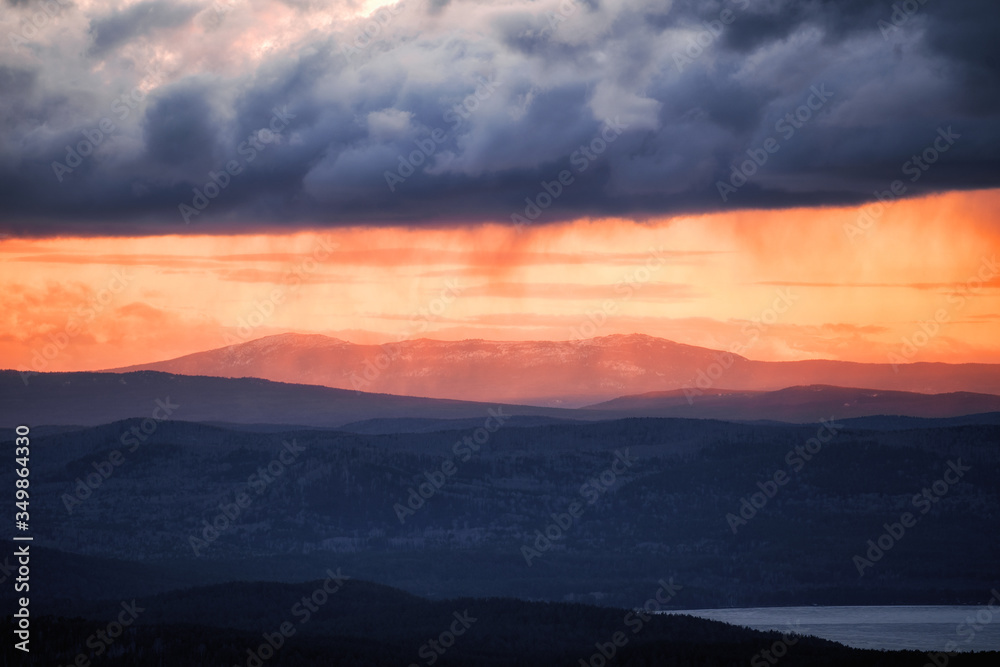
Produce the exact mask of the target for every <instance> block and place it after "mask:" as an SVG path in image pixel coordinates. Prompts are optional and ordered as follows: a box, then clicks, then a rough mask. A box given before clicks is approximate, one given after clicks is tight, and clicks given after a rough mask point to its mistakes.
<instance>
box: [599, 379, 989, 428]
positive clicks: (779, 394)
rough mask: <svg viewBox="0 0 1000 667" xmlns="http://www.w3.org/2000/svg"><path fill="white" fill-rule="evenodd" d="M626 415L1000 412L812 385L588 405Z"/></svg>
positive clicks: (962, 400)
mask: <svg viewBox="0 0 1000 667" xmlns="http://www.w3.org/2000/svg"><path fill="white" fill-rule="evenodd" d="M588 409H592V410H599V411H601V412H617V413H618V414H620V415H621V416H623V417H625V416H628V417H697V418H699V419H730V420H740V421H753V420H761V419H771V420H777V421H785V422H800V423H804V422H816V421H819V420H820V419H830V418H831V417H836V418H844V419H847V418H857V417H873V416H879V415H893V416H907V417H934V418H940V417H958V416H963V415H973V414H981V413H987V412H998V411H1000V396H994V395H992V394H973V393H970V392H952V393H949V394H915V393H913V392H905V391H881V390H871V389H851V388H845V387H829V386H825V385H814V386H810V387H788V388H787V389H780V390H778V391H769V392H752V391H726V390H709V391H706V392H704V393H702V394H701V395H693V394H691V393H690V392H686V391H660V392H650V393H646V394H639V395H637V396H622V397H620V398H616V399H613V400H610V401H605V402H603V403H597V404H595V405H591V406H588Z"/></svg>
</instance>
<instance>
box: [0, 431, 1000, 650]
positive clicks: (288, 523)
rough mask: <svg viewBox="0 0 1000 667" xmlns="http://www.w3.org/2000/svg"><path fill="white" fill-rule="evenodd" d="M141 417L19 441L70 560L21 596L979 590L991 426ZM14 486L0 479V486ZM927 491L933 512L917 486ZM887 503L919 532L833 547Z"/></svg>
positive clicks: (53, 563) (991, 526) (40, 523)
mask: <svg viewBox="0 0 1000 667" xmlns="http://www.w3.org/2000/svg"><path fill="white" fill-rule="evenodd" d="M142 421H143V420H141V419H134V420H128V421H125V422H117V423H114V424H105V425H101V426H97V427H92V428H86V429H80V430H78V431H75V432H64V433H53V434H50V435H46V436H35V437H32V441H31V442H32V445H31V447H32V452H31V454H32V455H31V488H32V489H33V492H32V496H31V500H32V504H31V509H32V510H33V513H32V517H39V518H40V520H36V521H35V522H33V525H32V536H33V538H34V541H33V543H32V544H33V545H35V546H39V547H41V546H45V547H48V548H50V549H53V550H57V551H58V552H60V553H61V554H74V555H75V554H81V555H84V556H86V557H87V558H76V557H75V556H71V557H65V556H64V557H62V558H59V557H58V556H59V554H54V556H53V557H49V558H41V557H40V558H39V560H38V563H37V565H39V566H40V571H42V572H45V573H48V574H47V576H46V579H45V581H46V582H47V586H45V587H42V588H41V590H39V591H34V590H33V592H32V597H33V598H35V597H36V596H38V597H40V598H49V599H52V598H64V597H75V598H76V599H81V600H87V599H94V598H95V596H100V599H107V598H109V597H118V596H121V597H120V598H118V599H122V598H123V597H124V596H126V595H129V594H131V595H139V594H140V592H142V591H145V592H142V594H143V595H152V594H159V593H163V592H165V591H166V590H178V589H182V588H187V587H191V586H204V585H206V584H214V583H223V582H226V581H258V582H260V581H283V582H286V583H289V582H296V581H297V582H301V581H306V580H311V579H314V578H316V577H317V576H320V575H321V574H322V573H323V572H325V571H326V569H327V568H333V569H334V570H336V569H337V568H343V571H344V573H345V574H348V575H350V576H352V577H355V578H358V579H364V580H368V581H375V582H379V583H381V584H384V585H388V586H392V587H395V588H399V589H401V590H404V591H407V592H409V593H411V594H414V595H418V596H422V597H429V598H434V599H437V600H446V599H448V598H453V597H466V596H472V597H478V598H486V597H494V596H513V597H518V598H521V599H526V600H546V601H550V602H560V601H562V602H568V601H571V602H588V603H593V604H600V605H608V606H621V607H626V608H628V607H631V606H634V605H636V604H641V602H642V601H643V600H645V599H646V598H647V597H648V596H649V595H650V594H651V591H650V590H649V587H650V584H652V583H653V582H656V581H657V580H658V579H660V578H667V577H675V580H676V581H677V582H679V583H682V584H683V586H684V591H683V593H684V595H683V598H682V599H681V598H679V599H678V601H677V604H679V605H680V604H683V605H684V607H685V608H689V609H690V608H698V607H703V608H718V607H731V606H742V607H756V606H781V605H793V606H795V605H803V604H833V605H852V604H964V603H979V604H982V602H983V600H984V599H985V598H984V597H983V592H984V591H989V590H990V588H991V587H994V586H995V585H996V573H997V568H996V555H997V553H1000V530H998V524H1000V487H998V485H997V483H996V480H997V479H998V478H1000V449H998V448H997V447H996V443H997V442H998V440H1000V426H955V427H937V426H930V427H927V428H918V429H913V430H905V431H867V430H862V429H854V428H842V429H837V428H836V427H835V426H834V427H831V428H830V429H827V428H826V427H823V428H818V427H817V426H816V425H815V424H809V425H799V424H736V423H728V422H719V421H712V420H695V419H623V420H618V421H605V422H595V423H585V424H562V425H560V424H546V425H539V426H532V427H522V428H506V427H505V428H502V429H499V430H498V431H497V432H495V433H493V434H491V435H490V436H489V438H488V440H487V441H485V442H483V443H482V445H481V446H480V447H479V448H478V449H476V450H472V449H471V448H464V449H463V448H461V447H459V448H456V447H455V445H456V443H460V442H462V441H463V439H464V438H466V437H468V436H470V435H471V433H470V431H467V430H460V431H452V432H439V433H408V434H404V435H399V434H386V435H368V434H356V433H343V432H333V431H329V430H307V429H290V430H288V431H286V432H272V431H268V432H263V433H255V432H252V431H250V430H240V431H232V430H227V429H222V428H219V427H215V426H207V425H203V424H191V423H186V422H181V421H170V422H164V423H162V424H160V425H159V426H158V428H156V429H155V430H154V431H152V432H151V433H149V434H148V435H147V436H145V440H143V441H142V442H141V443H139V446H138V447H136V448H135V449H134V450H133V449H131V448H129V447H125V446H122V437H123V436H125V437H127V436H129V435H131V434H132V433H135V432H136V429H141V428H142ZM834 431H836V432H834ZM5 432H6V433H7V434H8V435H6V436H5V437H6V438H7V439H6V440H2V439H0V446H2V447H6V448H7V449H8V450H9V451H13V447H14V442H13V438H14V434H13V432H12V431H5ZM817 437H818V438H822V440H821V441H819V442H814V443H812V444H810V439H813V438H817ZM286 443H289V444H286ZM290 444H294V447H290V446H289V445H290ZM116 452H117V453H116ZM287 454H292V456H290V457H289V456H287ZM112 462H117V463H112ZM15 478H16V474H15V472H14V466H6V467H4V468H0V485H2V486H3V487H5V488H14V481H15ZM937 480H946V481H942V482H940V483H936V481H937ZM948 480H950V481H948ZM946 482H947V484H946ZM942 484H946V486H945V488H944V489H942V488H941V485H942ZM931 488H933V489H935V491H934V495H933V497H934V498H937V500H938V502H932V501H931V500H930V499H928V498H926V497H924V496H922V495H921V494H922V493H923V491H922V490H923V489H931ZM241 496H243V497H244V500H242V501H240V500H238V499H239V498H240V497H241ZM574 504H576V505H577V510H572V509H570V508H571V507H573V506H574ZM904 511H906V512H912V513H913V514H914V515H915V516H917V517H918V522H919V524H918V525H916V526H912V527H911V528H912V530H911V529H910V528H907V529H906V531H905V542H904V543H903V545H901V546H900V547H899V548H896V549H893V550H892V553H891V555H890V557H887V558H885V559H884V560H881V561H880V562H877V563H874V565H873V566H872V567H871V568H870V569H868V567H867V566H865V567H864V568H863V569H862V570H861V571H860V572H859V569H858V567H859V564H858V562H857V560H856V559H855V556H857V555H859V554H862V555H863V554H865V553H866V552H867V551H868V549H869V548H870V547H869V545H868V540H875V541H877V540H879V537H880V535H882V534H883V532H884V531H885V530H887V529H886V528H885V525H886V523H887V522H888V523H889V524H890V525H891V524H892V523H893V522H896V521H899V517H900V515H901V513H902V512H904ZM568 512H573V514H568ZM894 530H895V529H894ZM904 546H905V548H904ZM33 548H34V547H33ZM11 553H12V552H11ZM42 555H43V554H42V553H39V556H42ZM74 558H75V560H74ZM874 558H875V560H879V559H878V558H877V557H874ZM94 559H105V562H98V561H95V560H94ZM0 561H3V558H2V557H0ZM68 561H69V562H68ZM61 563H65V564H64V565H61ZM13 564H15V559H14V558H13V556H11V559H10V562H8V563H6V564H5V565H6V566H7V567H10V566H11V565H13ZM84 571H86V572H87V575H88V576H87V577H84V578H83V579H85V581H78V582H75V583H68V584H63V583H62V581H61V578H63V577H78V576H79V575H80V573H81V572H84ZM108 579H113V584H107V583H104V582H106V581H107V580H108ZM102 588H103V589H104V590H103V592H101V589H102ZM51 601H52V602H53V603H54V604H56V603H58V600H51ZM157 608H159V605H157ZM242 609H243V607H242V605H235V606H234V608H233V612H232V613H231V614H229V615H228V616H229V617H230V618H232V617H235V616H236V615H238V614H239V613H240V610H242ZM284 609H287V607H284ZM58 610H59V612H60V613H63V614H64V615H65V614H66V612H67V611H68V610H66V609H64V608H63V607H61V606H60V607H58ZM281 610H282V606H281V605H278V604H277V601H276V604H275V606H274V610H273V611H274V612H280V611H281ZM32 613H33V614H34V613H35V611H34V609H33V611H32ZM157 613H158V612H155V611H153V610H152V605H151V610H150V616H149V618H151V619H152V618H153V617H155V615H156V614H157ZM394 618H395V617H394ZM399 618H410V616H408V615H406V614H400V615H399ZM168 620H170V619H168ZM174 620H176V619H174ZM189 620H191V621H192V622H201V621H199V620H198V619H197V617H196V615H195V614H192V615H191V617H190V619H189ZM92 631H93V630H90V631H89V632H92ZM46 664H51V663H46ZM64 664H65V663H64ZM196 664H197V663H196ZM219 664H229V665H231V664H233V663H232V662H229V663H219ZM403 664H408V663H403ZM508 664H509V663H508ZM744 664H745V662H744ZM918 664H919V663H918Z"/></svg>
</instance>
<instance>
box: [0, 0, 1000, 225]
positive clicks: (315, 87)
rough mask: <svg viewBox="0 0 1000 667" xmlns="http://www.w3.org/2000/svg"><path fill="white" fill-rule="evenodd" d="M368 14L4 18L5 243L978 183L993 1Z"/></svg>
mask: <svg viewBox="0 0 1000 667" xmlns="http://www.w3.org/2000/svg"><path fill="white" fill-rule="evenodd" d="M373 7H374V5H372V4H370V3H369V4H368V5H365V4H363V3H359V2H344V3H339V4H336V3H333V4H331V3H318V2H310V1H309V0H284V1H279V0H272V1H266V0H260V1H258V0H215V2H214V3H213V4H206V3H202V4H194V3H177V2H173V1H168V0H143V1H141V2H87V1H85V0H80V1H79V2H77V3H73V4H71V3H70V2H69V1H68V0H64V2H58V1H57V0H53V1H51V2H47V3H39V2H16V3H11V2H8V3H7V4H5V5H4V6H3V15H2V19H3V22H2V23H0V29H2V30H4V31H5V32H6V35H5V37H4V39H3V41H2V45H0V90H2V91H3V92H2V95H0V227H2V229H3V231H4V232H6V233H8V234H13V235H40V236H46V235H58V234H78V235H136V234H158V233H165V232H166V233H170V232H175V233H186V232H193V231H197V232H199V233H205V232H212V233H227V232H237V231H246V230H249V229H259V230H266V229H272V230H274V229H283V228H293V227H316V226H342V225H358V224H361V225H364V224H394V225H399V224H405V225H435V226H436V225H451V224H465V223H476V222H506V223H512V216H520V217H519V218H515V219H514V221H520V222H522V223H525V224H532V225H537V224H546V223H550V222H557V221H562V220H567V219H575V218H580V217H603V216H630V217H636V218H640V219H641V218H645V217H661V216H669V215H674V214H679V213H690V212H702V211H714V210H728V209H737V208H776V207H789V206H815V205H842V204H850V203H862V202H867V201H870V200H872V199H873V198H874V196H875V195H874V193H875V192H876V191H878V192H885V193H887V195H888V196H890V197H892V198H897V197H908V196H911V195H916V194H923V193H927V192H933V191H941V190H951V189H966V188H981V187H992V186H996V185H997V184H998V183H1000V160H998V158H1000V124H998V113H1000V61H998V57H997V49H996V46H995V37H994V35H993V30H994V28H993V26H996V25H997V24H998V23H1000V5H997V3H996V2H995V1H994V0H961V1H953V2H943V1H941V0H926V1H925V2H921V0H906V1H904V2H899V3H896V5H890V3H887V2H873V1H867V0H840V1H837V2H833V1H826V0H808V1H805V2H803V1H801V0H720V1H714V2H707V1H704V0H675V1H674V2H673V3H670V2H663V1H652V0H649V1H647V0H620V1H617V2H610V1H607V0H586V1H583V0H581V1H579V2H574V1H572V0H561V1H560V0H535V1H528V0H510V1H507V2H476V1H472V0H465V1H462V0H451V1H447V0H445V1H431V2H427V1H424V2H420V1H418V0H410V1H409V2H406V3H404V4H399V5H386V6H383V7H381V8H379V9H378V10H376V12H375V13H374V14H370V15H366V14H365V12H366V11H371V9H372V8H373ZM949 128H950V130H949ZM914 158H916V159H914ZM734 169H735V170H736V171H735V172H734ZM894 181H899V184H900V186H902V187H898V188H897V191H896V192H893V191H892V189H891V187H892V184H893V182H894Z"/></svg>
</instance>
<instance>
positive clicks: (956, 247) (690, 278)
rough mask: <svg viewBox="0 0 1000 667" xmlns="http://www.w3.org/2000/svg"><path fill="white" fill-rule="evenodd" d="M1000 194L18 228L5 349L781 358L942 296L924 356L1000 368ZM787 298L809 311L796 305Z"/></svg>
mask: <svg viewBox="0 0 1000 667" xmlns="http://www.w3.org/2000/svg"><path fill="white" fill-rule="evenodd" d="M996 210H1000V191H980V192H974V193H965V194H963V193H952V194H947V195H940V196H935V197H929V198H925V199H917V200H908V201H903V202H898V203H895V204H893V205H891V206H890V207H888V208H887V209H886V211H885V213H884V214H882V215H881V216H880V217H877V218H876V217H872V218H870V219H871V220H872V221H873V222H872V223H871V224H868V223H867V222H864V221H865V220H866V219H865V218H861V217H859V216H861V214H862V213H863V212H864V211H868V212H869V213H871V212H877V208H871V207H867V208H861V209H858V208H840V209H837V208H826V209H793V210H785V211H744V212H737V213H722V214H710V215H703V216H697V217H693V216H692V217H677V218H670V219H662V220H657V221H653V222H649V223H644V224H640V223H636V222H631V221H626V220H613V219H600V220H590V221H584V220H580V221H576V222H573V223H567V224H558V225H550V226H537V227H530V226H529V227H526V228H524V229H523V230H521V231H518V230H515V229H513V228H512V227H511V226H509V225H508V226H503V225H486V226H476V227H468V228H457V229H456V228H446V229H416V228H408V229H404V228H344V229H333V230H327V231H323V232H299V233H294V234H260V235H235V236H225V237H220V236H213V235H210V234H205V235H201V236H188V237H180V236H166V237H143V238H54V239H40V240H28V239H7V240H5V241H3V242H2V245H0V249H2V251H3V253H4V256H5V261H4V263H3V265H2V268H0V286H2V289H3V291H4V293H5V294H6V295H7V304H8V307H7V308H6V309H5V311H4V315H3V320H2V341H3V342H2V347H0V356H2V357H3V359H4V360H5V365H7V366H12V367H16V368H19V369H33V370H43V369H44V370H50V371H51V370H88V369H89V370H93V369H102V368H112V367H121V366H125V365H129V364H137V363H144V362H149V361H155V360H158V359H161V358H162V359H165V358H170V357H173V356H178V355H182V354H187V353H191V352H196V351H200V350H204V349H211V348H216V347H222V346H224V345H227V344H229V343H231V342H233V340H234V338H235V340H237V341H242V340H250V339H253V338H260V337H263V336H266V335H270V334H274V333H283V332H288V331H294V332H315V333H324V334H328V335H331V336H335V337H338V338H342V339H344V340H348V341H351V342H357V343H372V342H387V341H391V340H399V339H401V338H419V337H429V338H437V339H450V340H457V339H464V338H484V339H492V340H567V339H572V338H579V337H591V336H602V335H608V334H613V333H634V332H641V333H646V334H649V335H654V336H659V337H663V338H667V339H670V340H674V341H678V342H683V343H688V344H693V345H700V346H705V347H710V348H715V349H729V348H730V347H731V346H733V345H742V346H744V347H745V348H746V349H745V352H744V356H747V357H749V358H752V359H760V360H797V359H810V358H825V359H840V360H851V361H870V362H884V361H886V359H887V356H888V355H889V354H890V353H891V352H892V351H894V350H897V349H899V347H900V346H901V345H902V344H903V340H904V339H907V338H911V337H912V336H913V335H914V333H916V332H918V331H920V330H921V328H920V327H921V324H920V323H921V322H922V321H928V320H933V319H934V318H935V314H936V313H937V312H938V311H939V310H940V309H942V308H943V309H945V311H946V315H947V320H946V321H945V323H944V324H943V325H942V326H941V327H940V330H939V331H938V333H937V334H936V335H934V336H932V337H930V339H929V340H928V342H927V343H926V344H925V345H923V346H920V348H919V351H918V353H917V354H916V355H915V356H914V357H913V359H912V360H913V361H946V362H966V361H992V362H997V361H1000V341H998V338H997V336H996V331H997V326H998V319H1000V274H998V273H997V267H996V265H995V264H991V262H992V261H994V260H995V255H996V251H997V249H1000V233H998V232H997V230H996V228H995V227H994V226H992V225H991V216H992V215H993V214H994V212H995V211H996ZM859 220H861V221H862V226H861V227H858V226H857V225H858V223H859ZM866 225H867V228H865V226H866ZM205 231H206V232H209V231H210V230H209V229H207V228H206V230H205ZM980 281H982V282H980ZM451 294H454V295H455V296H454V298H451ZM782 294H784V295H785V298H786V299H791V305H790V307H788V308H784V310H785V312H784V313H781V314H780V315H778V316H777V318H775V317H774V313H768V310H769V309H771V308H772V306H773V304H774V302H775V301H776V300H779V299H781V298H782V296H781V295H782ZM442 295H445V298H444V299H442V298H440V297H441V296H442ZM421 310H423V311H424V312H425V313H427V317H426V319H423V318H420V320H419V321H420V322H421V324H420V325H419V326H415V325H414V323H413V322H414V321H415V319H416V318H417V317H418V314H419V313H420V312H421ZM432 311H433V312H432ZM761 318H764V321H763V322H761V324H762V325H763V326H761V327H760V330H761V335H760V337H759V340H751V339H749V338H748V334H747V333H746V331H747V329H746V327H747V325H748V324H749V323H751V322H752V321H753V320H754V319H756V320H758V321H760V320H761ZM67 332H70V335H67V336H65V337H63V336H62V334H65V333H67ZM52 345H58V347H59V348H60V349H59V352H58V354H56V355H54V356H53V355H52V354H51V353H52V351H53V348H52ZM46 346H48V348H46ZM43 351H44V352H47V353H49V356H50V357H52V358H51V359H49V358H46V357H45V355H44V354H41V353H42V352H43ZM39 355H41V356H39ZM33 359H34V361H33ZM43 364H44V368H38V366H42V365H43Z"/></svg>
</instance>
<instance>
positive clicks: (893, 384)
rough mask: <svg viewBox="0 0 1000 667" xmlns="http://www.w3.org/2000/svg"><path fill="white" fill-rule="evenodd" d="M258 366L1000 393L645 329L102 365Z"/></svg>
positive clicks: (609, 392) (388, 387) (662, 386)
mask: <svg viewBox="0 0 1000 667" xmlns="http://www.w3.org/2000/svg"><path fill="white" fill-rule="evenodd" d="M139 370H156V371H162V372H168V373H174V374H179V375H206V376H215V377H258V378H263V379H267V380H272V381H275V382H286V383H291V384H311V385H320V386H325V387H331V388H336V389H354V390H360V391H365V392H369V393H385V394H394V395H398V396H421V397H427V398H440V399H452V400H473V401H480V402H491V401H493V402H504V403H516V404H531V405H541V406H548V407H582V406H586V405H592V404H594V403H600V402H603V401H607V400H612V399H615V398H619V397H622V396H628V395H636V394H641V393H647V392H651V391H671V390H674V391H676V390H684V389H687V390H690V391H693V392H705V391H707V390H711V389H716V388H717V387H719V388H721V387H724V388H726V389H728V390H731V391H774V390H778V389H784V388H786V387H792V386H808V385H830V386H839V387H854V388H863V389H872V390H881V391H889V390H893V391H908V392H912V393H924V394H941V393H949V392H955V391H968V392H972V393H978V394H993V395H1000V365H997V364H944V363H940V362H917V363H913V364H903V365H898V366H894V365H892V364H889V363H884V364H873V363H862V362H852V361H836V360H803V361H755V360H751V359H748V358H746V357H743V356H740V355H737V354H733V353H730V352H724V351H719V350H711V349H709V348H703V347H697V346H693V345H688V344H686V343H678V342H675V341H670V340H667V339H663V338H656V337H653V336H648V335H646V334H612V335H609V336H603V337H598V338H591V339H586V340H581V341H487V340H482V339H468V340H463V341H441V340H435V339H431V338H419V339H414V340H407V341H401V342H398V343H386V344H382V345H358V344H355V343H350V342H347V341H343V340H341V339H338V338H331V337H327V336H323V335H322V334H296V333H285V334H277V335H274V336H266V337H263V338H258V339H254V340H252V341H247V342H244V343H239V344H234V345H230V346H227V347H220V348H215V349H212V350H205V351H202V352H195V353H193V354H188V355H184V356H181V357H177V358H174V359H167V360H162V361H156V362H150V363H145V364H137V365H132V366H126V367H121V368H114V369H108V370H107V371H106V372H117V373H122V372H132V371H139Z"/></svg>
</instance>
